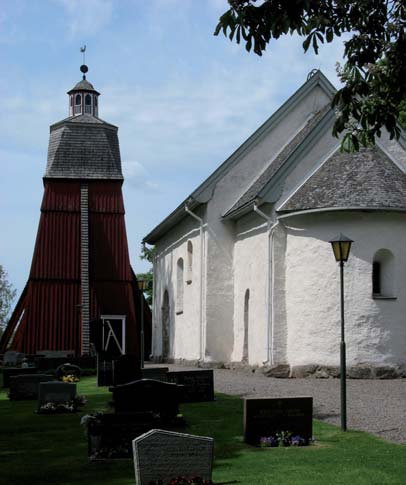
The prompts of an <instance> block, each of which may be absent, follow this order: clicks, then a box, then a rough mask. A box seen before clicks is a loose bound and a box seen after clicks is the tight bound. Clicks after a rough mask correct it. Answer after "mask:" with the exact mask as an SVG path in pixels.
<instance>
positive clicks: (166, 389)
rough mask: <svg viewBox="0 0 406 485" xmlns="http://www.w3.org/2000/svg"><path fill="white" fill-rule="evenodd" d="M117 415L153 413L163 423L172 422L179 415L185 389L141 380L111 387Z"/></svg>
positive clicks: (149, 380)
mask: <svg viewBox="0 0 406 485" xmlns="http://www.w3.org/2000/svg"><path fill="white" fill-rule="evenodd" d="M109 390H110V391H111V392H112V393H113V402H114V409H115V412H116V413H124V414H130V413H142V412H153V413H156V414H158V415H159V416H160V417H161V419H162V421H163V422H167V421H171V420H173V419H175V418H176V416H177V414H178V413H179V400H180V397H181V395H182V392H183V387H182V386H178V385H176V384H171V383H168V382H161V381H154V380H152V379H141V380H138V381H134V382H129V383H127V384H122V385H120V386H115V387H110V388H109Z"/></svg>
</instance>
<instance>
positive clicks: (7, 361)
mask: <svg viewBox="0 0 406 485" xmlns="http://www.w3.org/2000/svg"><path fill="white" fill-rule="evenodd" d="M24 357H25V354H23V353H22V352H16V351H15V350H9V351H7V352H6V353H5V354H4V356H3V365H9V366H11V367H13V366H16V365H19V364H21V362H22V361H23V359H24Z"/></svg>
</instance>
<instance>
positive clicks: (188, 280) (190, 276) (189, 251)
mask: <svg viewBox="0 0 406 485" xmlns="http://www.w3.org/2000/svg"><path fill="white" fill-rule="evenodd" d="M192 279H193V244H192V241H188V242H187V277H186V283H187V284H188V285H190V283H191V282H192Z"/></svg>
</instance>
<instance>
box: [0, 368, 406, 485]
mask: <svg viewBox="0 0 406 485" xmlns="http://www.w3.org/2000/svg"><path fill="white" fill-rule="evenodd" d="M78 388H79V389H78V391H79V393H80V394H85V395H86V396H87V398H88V401H89V402H88V404H87V406H86V407H85V408H84V410H85V412H86V413H87V412H90V411H92V410H96V409H97V410H103V409H104V408H105V406H106V402H107V401H108V399H109V398H110V396H111V394H110V393H109V392H108V391H107V389H106V388H97V387H96V384H95V378H94V377H87V378H84V379H82V381H81V382H80V383H79V384H78ZM35 408H36V402H35V401H9V400H8V398H7V395H6V393H5V392H4V390H2V391H1V392H0V430H1V439H0V462H1V463H2V466H1V468H0V482H1V483H7V484H8V485H23V484H24V485H25V484H29V485H45V484H52V485H73V484H78V483H85V484H86V485H134V483H135V479H134V468H133V464H132V461H130V460H128V461H118V462H113V461H112V462H105V463H100V462H98V463H89V462H88V460H87V443H86V438H85V436H84V432H83V428H82V427H81V426H80V424H79V421H80V415H53V416H46V415H36V414H35V412H34V411H35ZM181 410H182V413H183V414H184V416H185V418H186V420H187V422H188V427H187V429H186V430H182V431H183V432H186V433H191V434H199V435H205V436H212V437H213V438H214V439H215V463H214V469H213V480H214V481H215V483H218V482H233V483H239V484H244V485H254V484H258V485H267V484H273V485H274V484H289V485H290V484H304V485H305V484H323V485H325V484H346V483H348V484H351V485H363V484H365V485H371V484H377V485H378V484H379V485H382V484H402V485H403V484H405V483H406V446H404V445H396V444H393V443H388V442H386V441H384V440H382V439H380V438H377V437H374V436H371V435H368V434H367V433H362V432H357V431H348V432H347V433H342V432H341V431H340V429H339V428H337V427H335V426H332V425H328V424H325V423H322V422H319V421H314V435H315V437H316V440H317V443H316V445H314V446H309V447H303V448H272V449H260V448H254V447H251V446H247V445H245V444H244V443H243V440H242V402H241V400H240V399H238V398H235V397H230V396H225V395H218V396H217V400H216V401H215V402H210V403H196V404H185V405H182V409H181Z"/></svg>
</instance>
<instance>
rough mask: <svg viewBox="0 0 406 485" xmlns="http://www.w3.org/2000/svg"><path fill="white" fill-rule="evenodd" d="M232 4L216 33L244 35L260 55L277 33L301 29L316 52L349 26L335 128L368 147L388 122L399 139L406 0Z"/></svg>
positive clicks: (347, 144)
mask: <svg viewBox="0 0 406 485" xmlns="http://www.w3.org/2000/svg"><path fill="white" fill-rule="evenodd" d="M228 1H229V4H230V9H229V10H228V11H227V12H225V13H224V14H223V15H222V16H221V17H220V19H219V23H218V25H217V27H216V30H215V32H214V34H215V35H218V34H219V33H220V32H221V31H222V32H223V33H224V35H226V36H228V37H229V38H230V40H233V39H234V40H235V41H236V42H237V43H240V42H241V41H243V42H245V48H246V49H247V51H251V50H253V51H254V52H255V53H256V54H258V55H262V54H263V52H264V51H265V50H266V47H267V45H268V44H269V42H270V41H271V40H272V39H278V38H279V37H281V36H282V35H287V34H294V33H296V34H298V35H299V36H302V37H304V41H303V48H304V51H305V52H306V51H308V50H309V49H313V50H314V52H315V53H316V54H317V53H318V51H319V48H320V46H321V44H324V43H328V42H332V41H333V40H334V38H336V37H340V36H341V35H342V34H346V33H349V34H350V36H348V39H347V36H346V40H345V41H344V46H345V50H344V58H345V63H344V65H343V66H342V67H338V76H339V78H340V79H341V81H342V82H343V83H344V86H343V87H342V88H341V89H339V90H338V91H337V93H336V95H335V97H334V99H333V106H334V107H335V108H336V112H337V116H336V121H335V125H334V128H333V134H334V135H335V136H337V137H338V136H339V135H340V134H341V133H343V134H344V137H343V141H342V147H343V148H344V149H345V150H354V149H355V150H358V148H359V146H360V145H363V146H368V145H370V144H373V143H374V142H375V138H376V137H377V136H378V137H379V136H380V135H381V132H382V128H386V129H387V130H388V132H389V134H390V137H391V138H398V137H399V135H400V128H399V124H398V121H399V120H400V121H401V122H403V123H406V116H405V112H404V108H403V109H402V107H401V105H402V102H403V101H404V100H405V99H406V33H405V26H406V2H405V0H351V1H345V0H334V1H333V0H265V1H263V0H259V1H257V0H228Z"/></svg>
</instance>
